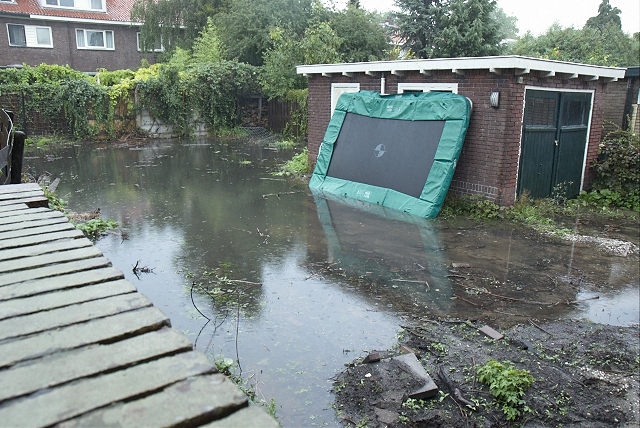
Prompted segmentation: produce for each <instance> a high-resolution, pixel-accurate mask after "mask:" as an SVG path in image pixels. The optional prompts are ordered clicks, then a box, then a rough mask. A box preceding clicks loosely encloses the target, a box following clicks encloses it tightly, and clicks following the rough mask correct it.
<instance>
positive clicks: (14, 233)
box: [0, 222, 75, 250]
mask: <svg viewBox="0 0 640 428" xmlns="http://www.w3.org/2000/svg"><path fill="white" fill-rule="evenodd" d="M72 229H75V227H74V226H73V225H72V224H71V223H69V222H66V223H65V222H62V223H56V224H50V225H47V226H40V227H30V228H28V229H19V230H11V231H8V232H2V233H0V250H2V249H4V248H9V245H11V240H12V239H15V238H20V237H23V236H33V235H41V234H43V233H51V232H59V231H61V230H72ZM5 243H6V245H7V247H5Z"/></svg>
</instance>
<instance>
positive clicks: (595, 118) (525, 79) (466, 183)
mask: <svg viewBox="0 0 640 428" xmlns="http://www.w3.org/2000/svg"><path fill="white" fill-rule="evenodd" d="M385 79H386V82H385V88H386V93H396V92H397V88H398V83H422V82H425V83H426V82H430V83H431V82H432V83H457V84H458V93H459V94H461V95H464V96H466V97H468V98H469V99H470V100H471V101H472V102H473V113H472V115H471V121H470V123H469V129H468V131H467V136H466V139H465V143H464V145H463V148H462V153H461V155H460V159H459V161H458V165H457V168H456V172H455V175H454V177H453V180H452V182H451V187H450V189H451V190H452V191H454V192H456V193H460V194H470V195H480V196H482V197H484V198H487V199H489V200H492V201H495V202H496V203H499V204H501V205H512V204H513V203H514V202H515V197H516V190H517V184H518V183H517V180H518V163H519V157H520V140H521V133H522V116H523V112H524V97H525V87H526V86H527V85H529V86H535V87H541V88H553V89H558V90H563V89H572V90H594V91H595V97H594V103H595V104H594V108H593V113H592V119H591V134H590V137H589V145H588V151H587V165H589V164H590V162H591V161H592V160H593V159H595V158H596V157H597V153H598V144H599V142H600V139H601V135H602V121H603V117H604V105H605V94H604V87H605V85H604V84H603V83H602V82H601V81H593V82H587V81H584V80H582V79H571V80H564V79H562V78H560V77H542V76H538V75H537V74H535V72H533V73H531V74H526V75H523V76H515V75H514V71H513V70H502V74H493V73H490V72H489V71H487V70H467V71H465V74H464V75H457V74H453V73H451V72H448V71H434V72H433V74H432V75H431V76H425V75H422V74H420V73H418V72H417V71H416V72H406V73H405V74H403V75H402V76H395V75H391V74H389V73H385ZM338 82H352V83H356V82H357V83H360V89H362V90H365V89H367V90H374V91H380V76H377V77H371V76H366V75H364V74H362V73H357V74H354V76H353V77H345V76H333V77H330V78H328V77H323V76H320V75H312V76H310V77H309V118H310V120H309V135H308V143H309V156H310V161H311V162H312V163H314V162H315V159H316V157H317V154H318V149H319V147H320V143H321V142H322V139H323V137H324V133H325V130H326V128H327V125H328V124H329V120H330V102H331V83H338ZM494 91H495V92H499V93H500V106H499V108H493V107H491V106H490V104H489V98H490V95H491V93H492V92H494ZM589 179H590V174H589V173H587V174H586V177H585V187H586V185H588V183H589Z"/></svg>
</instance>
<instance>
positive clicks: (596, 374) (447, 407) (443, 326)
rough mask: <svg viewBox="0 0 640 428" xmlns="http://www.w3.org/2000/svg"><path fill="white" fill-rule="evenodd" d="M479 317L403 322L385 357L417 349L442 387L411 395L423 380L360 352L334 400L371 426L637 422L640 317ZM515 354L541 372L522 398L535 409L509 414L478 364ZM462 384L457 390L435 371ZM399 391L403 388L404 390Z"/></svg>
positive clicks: (518, 362) (348, 415)
mask: <svg viewBox="0 0 640 428" xmlns="http://www.w3.org/2000/svg"><path fill="white" fill-rule="evenodd" d="M483 326H484V323H480V322H470V321H466V322H462V321H453V320H424V321H423V322H422V323H419V324H418V325H415V326H412V327H409V326H406V327H405V328H404V334H403V337H402V339H401V341H400V345H399V349H397V350H390V351H384V352H381V354H382V355H381V356H382V357H389V356H392V355H397V354H399V353H401V352H411V351H412V352H414V353H415V354H416V356H417V357H418V359H419V361H420V362H421V364H422V366H423V367H424V368H425V369H426V371H427V373H428V374H429V375H430V376H431V378H432V379H433V380H434V381H435V383H436V385H437V387H438V389H439V391H438V393H437V395H436V396H435V397H433V398H430V399H424V400H422V401H420V400H410V399H409V400H408V394H409V393H410V392H411V391H412V390H413V389H414V388H416V387H418V386H419V385H420V384H421V382H420V381H418V380H417V379H414V378H412V376H411V375H410V374H409V373H408V372H406V371H403V370H402V369H401V368H400V369H399V371H398V373H399V374H398V375H397V376H389V375H388V373H386V374H385V373H383V372H384V371H386V372H388V371H389V369H388V367H386V368H385V365H387V364H388V363H385V362H384V360H383V362H372V363H363V362H362V361H354V362H353V364H352V365H351V366H350V367H348V368H347V369H346V370H345V371H344V372H342V373H341V374H339V375H338V376H337V377H336V379H335V382H334V386H333V390H334V392H335V394H336V402H335V406H336V410H337V412H338V415H339V417H340V418H341V419H342V420H343V421H345V423H347V424H349V425H352V426H353V425H356V426H368V427H385V426H388V427H504V426H523V427H558V426H562V427H618V426H619V427H637V426H639V425H640V418H639V406H640V405H639V402H638V400H639V395H638V394H639V391H640V390H639V389H638V388H639V381H640V374H639V363H640V359H639V357H638V333H639V329H638V327H637V326H636V327H616V326H607V325H601V324H594V323H589V322H585V321H563V322H551V323H545V324H542V325H540V324H537V323H535V322H533V321H532V322H531V323H528V324H521V325H517V326H515V327H512V328H510V329H508V330H506V331H502V332H501V333H503V334H504V337H503V338H502V339H499V340H494V339H492V338H489V337H488V336H486V335H485V334H483V333H481V332H480V331H479V329H480V328H481V327H483ZM491 359H494V360H497V361H500V362H503V361H509V362H512V363H513V365H514V366H515V368H517V369H525V370H528V371H529V372H530V373H531V375H532V376H533V378H534V379H535V381H534V382H533V384H532V385H531V386H530V387H529V388H528V389H527V391H526V393H525V395H524V397H523V400H524V401H525V403H526V406H528V407H529V408H530V410H529V411H523V410H522V409H523V407H520V410H521V411H522V415H521V416H519V417H518V418H517V419H516V420H513V421H508V420H507V419H506V417H505V414H504V413H503V411H502V410H501V408H500V407H498V406H496V404H495V402H494V400H493V397H492V395H491V394H490V393H489V388H488V387H487V386H486V385H484V384H481V383H480V382H479V381H478V377H477V375H476V368H477V367H479V366H481V365H483V364H484V363H486V362H487V361H488V360H491ZM441 369H442V371H443V372H444V374H445V376H446V378H448V382H450V385H451V386H453V388H454V391H455V388H458V389H459V391H460V393H461V394H460V396H461V398H462V399H463V400H467V401H469V402H471V403H474V405H475V406H474V407H475V410H474V409H471V408H470V407H469V406H467V405H465V404H464V401H462V400H457V399H454V398H453V395H454V391H452V390H450V389H449V388H448V386H447V385H446V383H445V382H444V381H443V378H441V377H440V376H439V375H438V373H439V371H440V370H441ZM393 391H405V393H404V394H402V395H401V394H399V393H397V392H396V393H394V392H393Z"/></svg>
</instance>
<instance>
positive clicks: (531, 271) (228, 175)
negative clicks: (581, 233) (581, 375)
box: [25, 141, 639, 426]
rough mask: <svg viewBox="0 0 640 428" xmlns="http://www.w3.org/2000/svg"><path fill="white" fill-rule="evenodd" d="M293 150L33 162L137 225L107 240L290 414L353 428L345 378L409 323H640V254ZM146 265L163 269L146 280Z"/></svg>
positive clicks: (93, 203)
mask: <svg viewBox="0 0 640 428" xmlns="http://www.w3.org/2000/svg"><path fill="white" fill-rule="evenodd" d="M291 155H292V153H290V152H288V153H280V152H276V151H274V150H271V149H269V148H268V147H261V146H256V145H250V146H247V145H242V144H240V143H237V142H236V143H226V144H225V143H220V142H212V141H200V142H193V143H191V144H180V143H167V142H162V143H153V144H149V145H145V146H143V147H139V148H135V147H134V148H132V147H127V146H123V147H115V146H113V145H111V146H95V145H91V146H82V145H81V146H74V147H69V148H62V149H57V150H55V151H53V152H50V153H48V154H47V155H44V154H42V155H40V154H36V155H35V156H32V157H31V158H27V159H26V160H25V166H26V168H28V169H29V171H30V172H31V173H32V174H34V175H37V174H42V173H45V172H49V173H51V174H52V175H53V176H54V177H61V178H62V182H61V184H60V186H59V187H58V193H59V194H60V195H61V196H62V197H64V198H65V199H67V200H68V201H69V207H70V208H71V209H73V210H75V211H89V210H95V209H96V208H100V209H101V212H102V215H103V217H105V218H113V219H115V220H117V221H118V222H119V223H120V224H121V227H122V230H123V231H124V232H126V235H128V239H123V236H120V235H109V236H107V237H106V238H104V239H102V240H100V241H99V242H98V244H97V245H98V246H99V247H100V249H101V250H102V251H103V252H104V253H105V255H106V256H107V257H108V258H109V259H110V260H112V261H113V264H114V265H115V266H116V267H118V268H120V269H121V270H122V271H123V272H124V273H125V276H126V277H127V279H129V280H130V281H132V282H133V283H134V284H135V285H136V286H137V287H138V288H139V290H140V291H141V292H143V293H144V294H145V295H147V296H148V297H149V298H150V299H151V300H152V301H153V302H154V303H155V305H156V306H158V307H159V308H160V309H161V310H163V311H164V312H165V313H166V314H167V315H168V316H169V317H170V318H171V321H172V324H173V326H174V327H176V328H178V329H179V330H182V331H184V332H185V333H186V334H187V335H188V337H190V338H191V340H193V341H194V342H195V341H196V338H197V348H198V349H200V350H202V351H205V352H206V353H207V354H208V355H209V356H210V357H211V358H212V359H213V358H216V356H219V355H224V356H226V357H231V358H234V359H235V358H236V357H238V358H239V360H240V363H241V366H242V370H243V376H245V377H247V378H250V383H251V385H252V386H253V387H255V388H256V394H257V396H258V397H259V398H265V399H266V400H269V399H270V398H275V400H276V404H277V407H278V415H279V416H280V417H281V418H282V423H283V425H284V426H311V425H323V424H329V425H336V424H338V423H339V421H337V419H336V417H335V415H334V412H333V410H332V409H331V402H332V400H333V397H332V396H331V394H330V393H329V389H330V387H331V381H330V379H331V378H332V377H333V376H334V375H335V374H336V373H338V372H340V371H341V370H342V369H343V368H344V364H345V363H347V362H349V361H351V360H353V359H354V358H356V357H358V356H361V355H363V354H364V352H366V351H368V350H371V349H388V348H390V347H391V346H393V345H394V343H395V337H396V334H397V332H398V330H399V326H400V325H402V324H404V323H406V322H407V320H408V319H424V318H437V317H459V318H472V319H474V318H475V319H484V320H487V322H490V323H491V324H492V325H494V326H496V327H506V326H509V325H510V324H513V323H514V322H526V320H527V319H528V318H535V319H558V318H574V317H575V318H580V317H588V318H590V319H592V320H595V321H599V322H607V323H614V324H618V323H620V324H622V325H624V324H628V323H633V322H638V313H639V309H638V303H637V302H638V294H637V289H638V263H637V258H636V259H633V258H628V259H624V258H620V257H615V256H608V255H605V254H603V253H601V252H599V251H597V249H594V248H592V247H589V246H584V245H583V246H580V245H576V244H574V245H571V244H566V243H559V242H552V241H548V240H540V239H539V237H537V236H536V235H532V234H531V233H529V232H527V231H526V230H522V229H519V228H517V227H514V226H512V225H502V224H490V225H484V224H479V223H474V222H469V221H467V220H464V221H459V220H452V221H443V220H440V219H431V220H424V219H417V218H413V217H405V216H403V215H401V214H399V213H397V212H395V211H389V210H386V209H377V208H376V207H370V206H366V205H363V204H360V203H357V202H350V201H344V200H339V199H331V198H325V197H323V195H318V194H316V195H312V194H311V193H310V192H309V191H308V188H307V187H306V185H305V184H304V183H300V184H295V183H292V182H291V181H287V180H283V179H280V178H277V177H274V176H272V175H271V174H270V171H271V170H272V169H273V168H274V166H275V164H276V163H277V162H279V161H280V159H282V158H289V157H290V156H291ZM137 261H139V262H140V264H141V265H143V266H147V267H149V268H152V269H153V272H152V273H148V274H143V275H141V276H140V278H136V276H135V275H134V274H133V272H132V267H133V266H134V265H135V263H136V262H137ZM192 291H195V292H194V293H193V294H192ZM488 293H490V294H488ZM594 294H599V295H600V296H601V298H600V299H599V300H584V299H586V298H588V297H592V296H593V295H594ZM192 296H193V303H192ZM495 296H500V297H495ZM631 299H633V301H632V300H631ZM580 300H582V301H581V302H578V303H576V304H571V305H567V304H565V303H561V304H557V303H559V302H566V301H580ZM531 302H540V303H543V304H538V303H536V304H532V303H531ZM625 302H630V303H629V304H625ZM194 303H195V305H196V306H197V308H198V310H199V311H201V312H202V314H204V315H205V316H206V317H207V318H210V319H211V322H209V323H206V322H207V320H206V319H205V318H203V316H202V315H201V314H200V313H199V312H198V310H196V309H195V308H194ZM633 303H635V306H634V304H633ZM603 309H604V311H603ZM603 314H606V315H603ZM205 324H206V325H205ZM203 327H204V328H203Z"/></svg>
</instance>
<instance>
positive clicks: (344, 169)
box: [327, 113, 445, 198]
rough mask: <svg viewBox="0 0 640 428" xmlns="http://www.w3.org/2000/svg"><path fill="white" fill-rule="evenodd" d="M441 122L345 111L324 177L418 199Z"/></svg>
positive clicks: (431, 162) (433, 154)
mask: <svg viewBox="0 0 640 428" xmlns="http://www.w3.org/2000/svg"><path fill="white" fill-rule="evenodd" d="M444 124H445V121H444V120H420V121H409V120H396V119H381V118H372V117H367V116H362V115H359V114H354V113H347V115H346V116H345V119H344V122H343V124H342V128H341V129H340V134H339V135H338V139H337V140H336V142H335V145H334V148H333V155H332V157H331V162H330V163H329V169H328V171H327V176H330V177H334V178H340V179H343V180H348V181H353V182H357V183H363V184H369V185H372V186H377V187H383V188H388V189H393V190H396V191H398V192H401V193H404V194H406V195H410V196H413V197H415V198H419V197H420V195H421V193H422V189H423V188H424V185H425V183H426V181H427V177H428V176H429V171H430V170H431V166H432V165H433V159H434V157H435V154H436V150H437V149H438V144H439V143H440V138H441V136H442V130H443V129H444Z"/></svg>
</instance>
